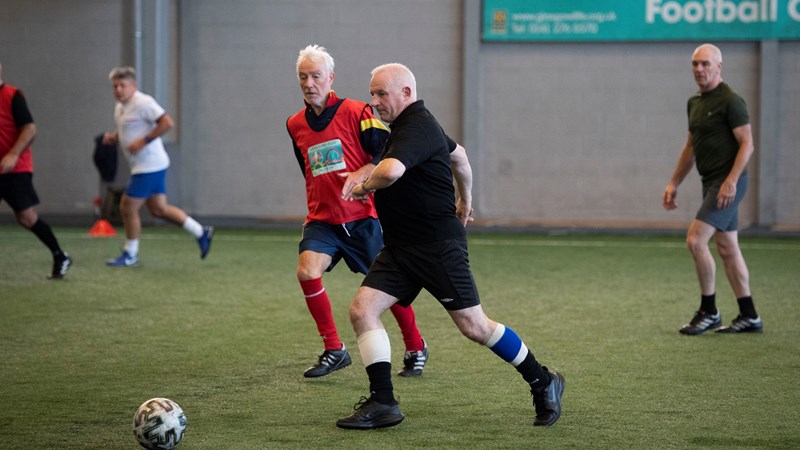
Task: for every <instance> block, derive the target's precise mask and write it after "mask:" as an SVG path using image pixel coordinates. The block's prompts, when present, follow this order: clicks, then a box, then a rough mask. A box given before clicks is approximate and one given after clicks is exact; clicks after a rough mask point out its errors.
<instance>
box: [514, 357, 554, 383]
mask: <svg viewBox="0 0 800 450" xmlns="http://www.w3.org/2000/svg"><path fill="white" fill-rule="evenodd" d="M517 372H519V373H520V374H522V378H523V379H524V380H525V381H527V382H528V384H530V385H531V389H532V390H536V391H538V390H541V389H544V388H546V387H547V385H549V384H550V374H548V373H547V370H546V369H545V368H544V367H542V365H541V364H539V362H538V361H536V358H534V357H533V352H531V351H530V350H528V355H527V356H526V357H525V359H524V360H522V362H521V363H520V364H519V365H518V366H517Z"/></svg>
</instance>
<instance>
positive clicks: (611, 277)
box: [0, 226, 800, 450]
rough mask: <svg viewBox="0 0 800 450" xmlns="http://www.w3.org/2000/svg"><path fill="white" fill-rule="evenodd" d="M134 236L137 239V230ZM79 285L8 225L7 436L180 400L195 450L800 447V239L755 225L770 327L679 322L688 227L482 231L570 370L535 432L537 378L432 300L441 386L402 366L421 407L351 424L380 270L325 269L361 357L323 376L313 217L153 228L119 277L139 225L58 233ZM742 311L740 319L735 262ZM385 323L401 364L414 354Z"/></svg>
mask: <svg viewBox="0 0 800 450" xmlns="http://www.w3.org/2000/svg"><path fill="white" fill-rule="evenodd" d="M118 231H120V230H118ZM56 232H57V235H58V237H59V239H60V241H61V243H62V246H63V247H64V248H65V249H66V250H67V251H68V252H70V254H71V255H72V256H73V258H74V260H75V264H74V266H73V267H72V269H71V270H70V271H69V273H68V275H67V277H66V279H65V280H63V281H50V280H47V279H46V278H45V275H46V274H47V273H48V271H49V269H50V264H51V260H50V257H49V255H48V254H47V251H46V250H45V249H44V247H43V246H42V245H41V244H40V243H39V242H38V241H37V240H36V238H35V237H34V236H33V235H32V234H30V233H28V232H26V231H25V230H22V229H21V228H19V227H11V226H4V227H0V405H1V407H0V448H3V449H34V448H35V449H49V448H53V449H56V448H58V449H135V448H138V446H137V444H136V441H135V439H134V437H133V433H132V431H131V424H132V418H133V414H134V412H135V410H136V408H137V407H138V406H139V405H140V404H141V403H142V402H144V401H145V400H147V399H149V398H152V397H168V398H170V399H172V400H174V401H176V402H178V403H179V404H180V405H181V406H182V408H183V409H184V411H185V412H186V416H187V419H188V424H189V425H188V429H187V433H186V436H185V438H184V441H183V442H182V443H181V444H180V446H179V448H182V449H185V450H190V449H265V448H453V449H464V448H543V449H544V448H547V449H554V448H578V449H582V448H608V449H618V448H675V449H694V448H697V449H699V448H742V449H745V448H748V449H750V448H800V426H799V425H798V423H800V408H798V400H800V302H799V301H798V300H800V240H798V239H769V238H743V239H742V248H743V251H744V254H745V258H746V259H747V262H748V265H749V268H750V275H751V287H752V290H753V295H754V298H755V302H756V307H757V309H758V311H759V313H760V314H761V316H762V318H763V320H764V333H763V334H762V335H729V336H721V335H714V334H713V333H706V334H704V335H701V336H697V337H688V336H682V335H680V334H678V332H677V330H678V328H679V327H680V326H681V325H682V324H684V323H686V322H687V321H688V320H689V319H690V318H691V317H692V314H693V313H694V311H695V309H696V308H697V306H698V305H699V294H698V288H697V282H696V279H695V275H694V269H693V266H692V262H691V257H690V255H689V253H688V251H687V250H686V248H685V246H684V244H683V242H682V239H681V238H677V237H658V236H641V235H638V236H608V235H597V236H592V235H562V236H544V235H530V234H506V235H503V234H481V233H472V234H471V235H470V261H471V264H472V267H473V272H474V275H475V278H476V281H477V284H478V288H479V291H480V294H481V299H482V302H483V306H484V310H485V311H486V313H487V314H488V315H489V317H491V318H492V319H494V320H496V321H498V322H501V323H504V324H506V325H507V326H510V327H512V328H513V329H514V330H515V331H516V332H517V333H518V334H519V335H520V337H521V338H522V339H523V340H524V341H525V343H526V344H527V346H528V347H529V348H530V349H531V350H532V351H533V352H534V354H535V355H536V357H537V359H539V360H540V362H542V363H543V364H544V365H546V366H548V367H550V368H551V369H553V370H559V371H561V372H562V373H563V374H564V375H565V377H566V391H565V394H564V403H563V410H564V412H563V415H562V417H561V420H560V421H559V422H558V423H557V424H556V425H555V426H553V427H551V428H546V429H541V428H533V427H532V426H531V421H532V419H533V408H532V407H531V402H530V395H529V393H528V389H527V386H526V385H525V383H524V382H523V381H522V379H521V377H520V376H519V374H518V373H517V372H516V371H515V370H514V369H513V368H512V367H511V366H509V365H508V364H507V363H505V362H503V361H502V360H500V359H499V358H498V357H496V356H495V355H494V354H493V353H492V352H491V351H490V350H488V349H486V348H484V347H481V346H479V345H477V344H474V343H472V342H470V341H468V340H467V339H466V338H464V337H462V336H461V335H460V334H459V332H458V330H457V329H456V328H455V326H454V325H453V324H452V322H451V321H450V319H449V316H448V315H447V314H446V313H445V312H444V310H443V309H442V308H441V307H440V306H439V305H438V304H437V303H436V302H435V301H434V300H433V298H432V297H431V296H430V295H428V294H427V293H423V294H422V295H420V297H419V298H418V299H417V301H416V302H415V303H414V307H415V309H416V312H417V319H418V323H419V327H420V329H421V331H422V334H423V336H424V337H425V339H426V341H427V342H428V345H429V348H430V362H429V364H428V366H427V367H426V369H425V373H424V375H423V376H422V377H420V378H414V379H403V378H399V377H395V378H394V383H395V392H396V395H397V396H398V399H399V401H400V405H401V408H402V410H403V412H404V414H405V415H406V420H405V421H404V422H403V423H402V424H400V425H399V426H397V427H394V428H390V429H384V430H377V431H349V430H340V429H338V428H336V426H335V421H336V419H337V418H339V417H343V416H345V415H348V414H350V412H352V407H353V404H355V403H356V402H357V401H358V399H359V397H360V396H361V395H367V393H368V392H367V390H368V385H367V380H366V375H365V372H364V369H363V365H362V363H361V359H360V355H359V353H358V350H357V346H356V342H355V338H354V337H353V334H352V331H351V328H350V325H349V322H348V318H347V307H348V304H349V302H350V299H351V298H352V296H353V295H354V293H355V291H356V289H357V288H358V284H359V283H360V280H361V276H360V275H356V274H352V273H350V272H349V271H348V270H347V267H346V266H345V265H344V264H340V266H339V267H337V268H336V269H335V270H334V271H333V272H332V273H330V274H327V275H326V276H325V278H324V282H325V286H326V289H327V291H328V293H329V295H330V296H331V300H332V302H333V305H334V314H335V316H336V320H337V324H338V326H339V332H340V335H341V336H342V338H343V340H344V341H345V343H346V344H347V345H348V347H349V348H350V349H351V354H352V356H353V365H352V366H350V367H348V368H346V369H343V370H340V371H337V372H335V373H334V374H332V375H330V376H327V377H324V378H321V379H314V380H309V379H305V378H303V377H302V372H303V370H304V369H305V368H306V367H308V366H309V365H310V364H311V363H313V362H314V361H315V358H316V354H317V353H319V352H320V351H321V350H322V345H321V341H320V339H319V337H318V336H317V335H316V329H315V326H314V324H313V321H312V320H311V317H310V315H309V314H308V311H307V309H306V306H305V302H304V301H303V296H302V293H301V290H300V288H299V286H298V284H297V281H296V279H295V266H296V257H297V255H296V252H297V250H296V249H297V239H298V238H299V235H300V233H299V230H293V231H291V232H283V231H265V230H218V232H217V234H216V236H215V239H214V243H213V247H212V250H211V253H210V254H209V256H208V258H207V259H206V260H205V261H200V259H199V251H198V249H197V246H196V244H195V243H194V241H193V239H192V238H191V237H190V236H188V235H187V234H186V233H185V232H183V231H181V230H179V229H176V228H171V227H150V228H145V230H144V235H143V238H142V241H141V248H140V258H141V266H140V267H136V268H109V267H106V266H105V264H104V261H105V259H107V258H111V257H115V256H117V255H118V253H119V248H120V246H121V245H122V238H121V237H117V238H90V237H88V236H86V230H82V229H77V228H58V229H56ZM717 279H718V292H717V298H718V306H719V309H720V311H721V312H722V315H723V321H724V322H729V321H730V320H731V319H733V318H734V317H735V316H736V314H737V312H738V309H737V306H736V301H735V299H734V297H733V294H732V292H731V290H730V288H729V286H728V284H727V281H726V280H725V278H724V271H723V270H722V267H721V266H720V267H719V270H718V273H717ZM384 323H385V325H386V327H387V330H388V331H389V335H390V338H391V340H392V344H393V348H392V355H393V356H392V357H393V363H394V366H395V371H396V369H397V368H398V367H399V366H400V365H401V361H402V354H403V350H404V349H403V345H402V339H401V337H400V333H399V331H398V329H397V325H396V323H394V321H393V319H392V318H391V315H387V316H386V317H385V320H384Z"/></svg>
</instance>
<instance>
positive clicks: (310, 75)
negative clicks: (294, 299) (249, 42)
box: [286, 45, 428, 378]
mask: <svg viewBox="0 0 800 450" xmlns="http://www.w3.org/2000/svg"><path fill="white" fill-rule="evenodd" d="M333 70H334V62H333V58H332V57H331V55H330V54H329V53H328V52H327V50H326V49H325V47H320V46H318V45H309V46H307V47H306V48H304V49H303V50H301V51H300V54H299V56H298V58H297V78H298V81H299V82H300V89H301V90H302V91H303V98H304V99H305V107H304V108H303V109H301V110H300V111H299V112H297V113H296V114H295V115H293V116H292V117H290V118H289V119H288V120H287V121H286V128H287V130H288V131H289V136H291V138H292V145H293V146H294V153H295V157H296V158H297V162H298V163H299V165H300V170H301V171H302V173H303V176H304V177H305V180H306V198H307V203H308V215H307V216H306V220H305V224H304V225H303V238H302V240H301V241H300V246H299V247H300V248H299V253H300V256H299V258H298V264H297V280H298V281H299V282H300V287H301V288H302V290H303V294H304V295H305V299H306V305H307V306H308V309H309V311H310V312H311V317H313V319H314V321H315V322H316V325H317V331H318V332H319V334H320V336H321V337H322V341H323V343H324V346H325V349H324V351H323V352H322V354H320V355H319V359H318V360H317V363H316V364H314V365H312V366H311V367H309V368H308V369H307V370H306V371H305V372H304V373H303V375H304V376H305V377H308V378H313V377H321V376H324V375H328V374H329V373H331V372H333V371H335V370H338V369H341V368H343V367H346V366H348V365H350V363H351V359H350V355H349V353H348V352H347V348H346V346H345V345H344V343H342V341H341V339H340V338H339V334H338V332H337V329H336V323H335V322H334V319H333V312H332V309H331V302H330V299H329V298H328V294H327V292H326V291H325V288H324V287H323V285H322V275H323V273H324V272H326V271H331V270H332V269H333V268H334V266H336V264H337V263H338V262H339V261H340V260H341V259H344V261H345V263H346V264H347V266H348V267H349V268H350V270H352V271H353V272H357V273H362V274H366V273H367V270H368V269H369V266H370V265H371V264H372V262H373V261H374V260H375V256H376V255H377V254H378V252H379V251H380V249H381V248H382V247H383V233H382V231H381V227H380V223H379V222H378V219H377V217H378V215H377V213H376V211H375V206H374V204H373V200H372V198H371V197H369V198H367V199H365V200H364V201H363V202H352V201H345V200H343V199H342V193H343V192H345V191H347V192H349V191H350V190H352V188H353V186H355V185H357V184H359V183H361V182H362V181H364V180H365V179H366V178H367V177H368V176H369V174H370V173H371V172H372V169H374V168H375V165H376V164H377V161H378V160H379V159H380V154H381V151H382V150H383V146H384V144H385V142H386V139H387V138H388V137H389V131H388V129H387V128H386V126H385V125H383V123H382V122H381V121H380V120H378V119H377V118H376V117H375V116H374V115H373V114H372V108H370V106H369V105H368V104H366V103H364V102H361V101H357V100H352V99H347V98H339V97H337V96H336V93H334V92H333V90H332V89H331V87H332V85H333V79H334V71H333ZM391 311H392V314H393V315H394V316H395V318H396V319H397V323H398V324H399V325H400V331H401V332H402V334H403V341H404V343H405V347H406V353H405V358H404V360H403V362H404V367H403V370H402V371H401V372H400V373H399V375H401V376H418V375H421V374H422V370H423V369H424V367H425V363H426V362H427V359H428V348H427V345H426V344H425V341H424V340H423V339H422V336H421V335H420V333H419V330H418V329H417V324H416V319H415V317H414V310H413V309H412V308H411V306H408V307H403V306H400V305H396V307H393V308H392V309H391Z"/></svg>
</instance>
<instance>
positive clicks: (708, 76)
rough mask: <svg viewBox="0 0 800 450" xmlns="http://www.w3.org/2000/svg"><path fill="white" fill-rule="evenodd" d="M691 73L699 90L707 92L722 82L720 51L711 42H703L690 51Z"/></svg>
mask: <svg viewBox="0 0 800 450" xmlns="http://www.w3.org/2000/svg"><path fill="white" fill-rule="evenodd" d="M692 73H693V74H694V81H695V83H697V86H698V87H699V88H700V92H708V91H710V90H712V89H714V88H716V87H717V86H719V84H720V83H722V52H721V51H720V49H719V48H718V47H717V46H715V45H712V44H703V45H701V46H699V47H697V48H696V49H695V50H694V53H692Z"/></svg>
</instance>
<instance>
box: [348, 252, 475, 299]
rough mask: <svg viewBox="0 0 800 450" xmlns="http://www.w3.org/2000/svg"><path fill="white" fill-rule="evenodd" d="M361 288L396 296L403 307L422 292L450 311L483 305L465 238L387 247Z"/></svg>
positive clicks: (379, 255)
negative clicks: (470, 263) (365, 287)
mask: <svg viewBox="0 0 800 450" xmlns="http://www.w3.org/2000/svg"><path fill="white" fill-rule="evenodd" d="M361 285H362V286H367V287H371V288H373V289H377V290H379V291H381V292H385V293H387V294H389V295H391V296H393V297H396V298H397V299H398V302H397V303H399V304H401V305H403V306H408V305H410V304H411V303H412V302H413V301H414V299H415V298H417V296H418V295H419V293H420V291H421V290H422V289H425V290H426V291H428V292H429V293H430V294H431V295H433V296H434V298H436V300H438V301H439V303H441V305H442V306H443V307H444V308H445V309H447V310H450V311H457V310H461V309H465V308H470V307H472V306H477V305H480V303H481V300H480V298H479V297H478V288H477V287H476V286H475V280H474V279H473V278H472V271H471V270H470V268H469V255H468V254H467V241H466V240H465V239H450V240H445V241H438V242H431V243H427V244H422V245H411V246H402V247H400V246H390V247H384V248H383V250H381V252H380V253H379V254H378V257H377V258H376V259H375V262H374V263H373V264H372V267H371V268H370V269H369V273H368V274H367V276H366V278H364V281H363V282H362V283H361Z"/></svg>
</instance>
